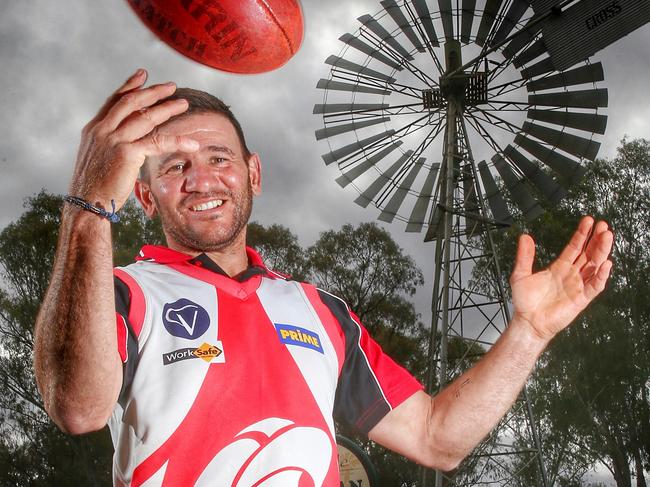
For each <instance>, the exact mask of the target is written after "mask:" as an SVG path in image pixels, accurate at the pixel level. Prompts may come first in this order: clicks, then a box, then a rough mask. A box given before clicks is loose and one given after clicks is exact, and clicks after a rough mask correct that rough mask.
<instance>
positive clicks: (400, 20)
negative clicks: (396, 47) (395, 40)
mask: <svg viewBox="0 0 650 487" xmlns="http://www.w3.org/2000/svg"><path fill="white" fill-rule="evenodd" d="M380 3H381V5H382V7H384V10H386V12H388V15H390V17H391V18H392V19H393V21H394V22H395V23H396V24H397V27H399V28H400V29H401V31H402V32H404V35H405V36H406V37H407V39H408V40H409V41H411V44H413V47H415V48H416V49H417V50H418V51H419V52H424V51H425V48H424V46H423V45H422V42H420V39H419V38H418V36H417V34H416V33H415V31H414V30H413V28H412V27H411V23H410V22H409V21H408V20H407V19H406V17H405V16H404V12H402V9H401V8H399V6H398V5H397V3H396V2H395V0H383V1H382V2H380Z"/></svg>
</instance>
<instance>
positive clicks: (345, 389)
mask: <svg viewBox="0 0 650 487" xmlns="http://www.w3.org/2000/svg"><path fill="white" fill-rule="evenodd" d="M145 80H146V73H145V72H144V70H138V72H136V73H135V74H134V75H133V76H132V77H131V78H130V79H129V80H127V81H126V82H125V83H124V85H122V87H120V89H119V90H118V91H117V92H116V93H115V94H114V95H113V96H112V97H110V98H109V99H108V101H107V102H106V104H105V105H104V107H103V108H102V109H101V110H100V112H99V113H98V115H97V116H96V117H95V118H94V119H93V120H92V121H91V122H90V123H89V124H88V125H87V126H86V127H85V128H84V131H83V134H82V140H81V146H80V149H79V155H78V159H77V164H76V167H75V171H74V174H73V179H72V184H71V189H70V194H71V195H72V196H75V197H78V198H81V199H83V200H85V201H86V202H88V204H89V205H91V206H92V207H93V208H95V209H97V208H101V209H104V211H103V212H100V213H101V214H103V215H106V212H107V211H108V210H109V209H111V208H112V204H114V205H115V208H116V209H119V208H120V207H121V206H122V205H123V204H124V202H125V201H126V199H127V198H128V196H129V194H130V192H131V190H132V188H133V187H134V186H135V194H136V197H137V198H138V199H139V201H140V202H141V204H142V207H143V208H144V211H145V212H146V214H147V215H148V216H153V215H155V214H158V215H160V217H161V220H162V223H163V229H164V232H165V236H166V239H167V245H168V247H151V246H145V247H144V248H143V251H142V253H141V257H140V260H139V262H137V263H135V264H132V265H130V266H127V267H126V268H123V269H116V270H115V277H116V280H115V285H114V282H113V269H112V260H111V236H110V222H109V221H108V220H107V219H106V218H102V217H101V216H98V215H97V214H94V213H93V212H91V211H86V209H88V208H90V207H89V206H87V205H86V207H85V208H84V207H82V206H77V204H78V203H79V200H71V201H72V203H71V204H68V205H66V206H65V208H64V210H63V216H62V224H61V236H60V241H59V246H58V250H57V258H56V262H55V265H54V269H53V273H52V278H51V283H50V287H49V289H48V292H47V295H46V298H45V301H44V303H43V305H42V308H41V311H40V313H39V316H38V319H37V324H36V331H35V370H36V377H37V382H38V385H39V389H40V391H41V394H42V396H43V400H44V403H45V406H46V408H47V410H48V413H49V414H50V416H51V417H52V419H53V420H54V421H55V422H56V423H57V424H58V425H59V427H60V428H61V429H62V430H64V431H66V432H69V433H71V434H79V433H84V432H87V431H92V430H96V429H100V428H102V427H103V426H104V425H105V424H106V423H107V422H108V423H109V426H110V428H111V433H112V435H113V442H114V445H115V449H116V453H115V457H114V462H113V464H114V468H113V471H114V481H115V483H116V485H134V486H135V485H173V486H176V485H224V486H226V485H238V486H251V485H265V486H271V485H274V486H285V487H288V486H303V485H326V486H335V485H336V486H337V485H338V471H337V464H336V449H335V444H334V424H333V415H335V416H336V417H337V418H338V419H340V420H342V421H346V422H348V423H350V424H352V425H354V426H356V427H357V428H358V429H359V430H360V431H362V432H365V433H367V434H368V436H369V437H370V438H371V439H372V440H374V441H376V442H378V443H380V444H382V445H384V446H386V447H388V448H390V449H392V450H394V451H396V452H398V453H400V454H402V455H405V456H406V457H408V458H410V459H412V460H414V461H416V462H418V463H421V464H423V465H427V466H429V467H433V468H439V469H442V470H450V469H452V468H454V467H455V466H457V465H458V463H459V462H460V461H461V460H462V459H463V458H464V457H465V456H466V455H467V454H468V453H469V452H470V451H471V450H472V449H473V448H474V446H475V445H476V444H477V443H478V442H479V441H480V440H481V439H482V438H483V437H484V436H485V435H486V434H487V433H488V432H489V431H490V429H492V427H493V426H494V425H495V424H496V423H497V422H498V420H499V419H500V417H501V416H502V415H503V414H504V413H505V412H506V411H507V410H508V408H509V407H510V406H511V404H512V402H513V401H514V400H515V398H516V396H517V394H518V393H519V391H520V389H521V387H522V386H523V384H524V382H525V380H526V378H527V376H528V374H529V373H530V371H531V369H532V367H533V366H534V364H535V361H536V359H537V357H538V356H539V354H540V353H541V352H542V351H543V350H544V348H545V347H546V345H547V344H548V342H549V341H550V340H551V339H552V338H553V336H555V335H556V334H557V333H558V332H559V331H561V330H562V329H564V328H565V327H566V326H567V325H568V324H569V323H570V322H571V321H572V320H573V319H574V318H575V317H576V315H577V314H578V313H579V312H580V311H582V310H583V309H584V308H585V307H586V306H587V304H588V303H589V302H590V301H591V300H592V299H593V298H594V297H595V296H596V295H597V294H598V293H600V292H601V291H602V290H603V289H604V286H605V283H606V281H607V278H608V275H609V272H610V269H611V262H610V261H609V260H608V255H609V252H610V249H611V245H612V240H613V236H612V233H611V232H610V231H609V230H608V229H607V224H606V223H604V222H598V223H595V224H594V221H593V220H592V219H591V218H589V217H587V218H584V219H583V220H582V221H581V222H580V224H579V226H578V229H577V231H576V233H575V234H574V236H573V237H572V239H571V241H570V242H569V244H568V245H567V247H566V248H565V249H564V251H563V252H562V253H561V255H560V256H559V257H558V259H557V260H556V261H555V262H553V264H551V266H550V267H549V268H548V269H545V270H543V271H540V272H537V273H532V264H533V258H534V242H533V241H532V239H531V238H530V237H528V236H522V237H521V239H520V242H519V248H518V251H517V257H516V263H515V268H514V271H513V274H512V277H511V285H512V294H513V305H514V313H513V319H512V322H511V323H510V324H509V326H508V328H507V330H506V331H505V333H504V334H503V335H502V336H501V338H500V339H499V340H498V342H497V343H496V344H495V345H494V346H493V347H492V349H491V350H490V351H489V352H488V353H487V354H486V355H485V357H484V358H483V359H482V360H481V361H479V362H478V363H477V364H476V365H475V366H474V367H473V368H472V369H471V370H469V371H467V372H465V373H464V374H463V375H462V376H460V377H459V378H458V379H456V380H455V381H454V382H453V383H451V384H450V385H449V386H448V387H447V388H446V389H445V390H443V391H442V392H440V393H439V394H438V395H436V396H435V397H434V398H431V397H429V396H428V395H427V394H426V393H424V392H423V391H422V389H421V386H420V385H419V384H417V382H416V381H415V380H414V379H413V378H412V377H411V376H410V375H409V374H407V373H406V372H405V371H404V369H402V368H401V367H399V366H397V365H396V364H395V363H394V362H392V361H391V360H390V359H389V358H388V357H386V356H385V355H384V354H383V353H382V352H381V350H380V349H379V347H378V346H377V344H376V343H375V342H374V341H372V339H371V338H370V337H369V336H368V335H367V332H366V331H365V330H364V329H363V327H362V326H361V324H360V323H358V321H357V320H356V318H355V316H354V315H353V314H352V313H351V312H350V311H349V310H348V309H347V307H346V305H345V304H344V303H342V302H341V301H340V300H339V299H338V298H336V297H333V296H331V295H329V294H327V293H326V292H323V291H320V290H317V289H315V288H313V287H312V286H310V285H308V284H301V283H296V282H292V281H290V280H284V279H282V278H281V277H280V276H278V275H277V274H274V273H273V272H271V271H269V270H268V269H266V268H265V267H264V265H263V263H262V262H261V260H260V258H259V256H257V254H255V252H254V251H252V250H250V249H246V247H245V241H246V238H245V237H246V222H247V221H248V218H249V216H250V211H251V205H252V197H253V196H254V195H257V194H259V193H260V191H261V166H260V159H259V157H258V155H257V154H254V153H250V151H249V150H248V148H247V146H246V142H245V140H244V137H243V133H242V131H241V128H240V127H239V124H238V123H237V121H236V120H235V119H234V117H233V116H232V114H231V113H230V111H229V110H228V109H227V107H225V106H224V105H223V104H222V103H221V102H220V101H219V100H217V99H214V98H213V97H210V96H209V95H206V94H202V93H197V92H194V91H192V90H179V93H177V94H176V95H174V92H175V90H176V87H175V86H174V85H173V84H171V83H170V84H165V85H156V86H151V87H148V88H145V87H144V83H145ZM183 97H186V98H188V99H191V100H192V103H191V104H188V102H187V101H186V100H184V99H183ZM190 105H191V106H190ZM188 106H189V108H188ZM139 171H141V177H140V179H138V173H139ZM75 202H76V203H75ZM116 311H117V313H116ZM116 320H117V333H116V330H115V326H116Z"/></svg>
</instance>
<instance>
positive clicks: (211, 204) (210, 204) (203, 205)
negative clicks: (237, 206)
mask: <svg viewBox="0 0 650 487" xmlns="http://www.w3.org/2000/svg"><path fill="white" fill-rule="evenodd" d="M221 205H223V200H210V201H207V202H205V203H201V204H200V205H193V206H191V207H190V208H191V210H192V211H206V210H211V209H213V208H218V207H219V206H221Z"/></svg>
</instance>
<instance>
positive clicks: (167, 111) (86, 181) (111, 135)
mask: <svg viewBox="0 0 650 487" xmlns="http://www.w3.org/2000/svg"><path fill="white" fill-rule="evenodd" d="M146 79H147V72H146V71H145V70H144V69H139V70H138V71H136V72H135V74H133V75H132V76H131V77H130V78H129V79H128V80H126V82H125V83H124V84H123V85H122V86H120V88H118V90H117V91H116V92H115V93H114V94H113V95H111V96H110V97H109V98H108V100H106V103H104V105H103V106H102V108H101V109H100V110H99V112H98V113H97V115H96V116H95V117H94V118H93V119H92V120H91V121H90V122H89V123H88V124H87V125H86V126H85V127H84V129H83V131H82V134H81V143H80V145H79V153H78V155H77V162H76V166H75V170H74V174H73V177H72V182H71V185H70V194H71V195H73V196H78V197H81V198H84V199H85V200H87V201H89V202H90V203H92V204H95V205H98V206H102V207H104V208H106V209H109V208H110V202H111V200H114V201H115V206H116V208H120V207H121V206H122V205H123V204H124V203H125V202H126V200H127V198H128V197H129V194H131V191H132V190H133V185H134V183H135V181H136V179H137V177H138V171H139V170H140V167H141V166H142V164H144V161H145V158H146V157H147V156H153V155H160V154H163V153H166V152H174V151H183V152H193V151H196V150H198V143H197V142H196V141H195V140H193V139H191V138H189V137H183V136H177V137H172V136H166V135H159V134H158V133H157V132H156V131H155V129H156V127H158V126H160V125H161V124H163V123H164V122H166V121H167V120H169V119H170V118H171V117H173V116H175V115H179V114H181V113H183V112H185V111H186V110H187V107H188V104H187V101H185V100H173V101H166V102H162V103H159V102H160V101H161V100H163V99H164V98H167V97H168V96H170V95H172V94H173V93H174V91H176V85H175V84H174V83H166V84H160V85H153V86H150V87H148V88H144V87H143V86H144V83H145V81H146ZM154 105H155V106H154Z"/></svg>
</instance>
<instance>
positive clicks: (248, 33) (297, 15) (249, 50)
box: [127, 0, 304, 74]
mask: <svg viewBox="0 0 650 487" xmlns="http://www.w3.org/2000/svg"><path fill="white" fill-rule="evenodd" d="M127 2H128V3H129V5H131V7H132V8H133V10H134V11H135V13H136V14H137V15H138V17H140V20H142V22H144V24H145V25H146V26H147V27H148V28H149V30H151V31H152V32H153V33H154V34H155V35H156V36H157V37H158V38H159V39H161V40H162V41H164V42H165V43H166V44H168V45H169V46H171V47H173V48H174V49H176V50H177V51H178V52H180V53H181V54H183V55H185V56H187V57H189V58H191V59H193V60H195V61H198V62H199V63H202V64H205V65H207V66H210V67H212V68H216V69H219V70H222V71H229V72H232V73H241V74H254V73H263V72H265V71H271V70H273V69H276V68H279V67H280V66H282V65H284V64H285V63H286V62H287V61H288V60H289V59H291V57H292V56H293V55H294V54H295V53H296V52H297V51H298V48H299V47H300V44H301V42H302V37H303V29H304V28H303V15H302V9H301V7H300V3H299V1H298V0H127Z"/></svg>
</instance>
